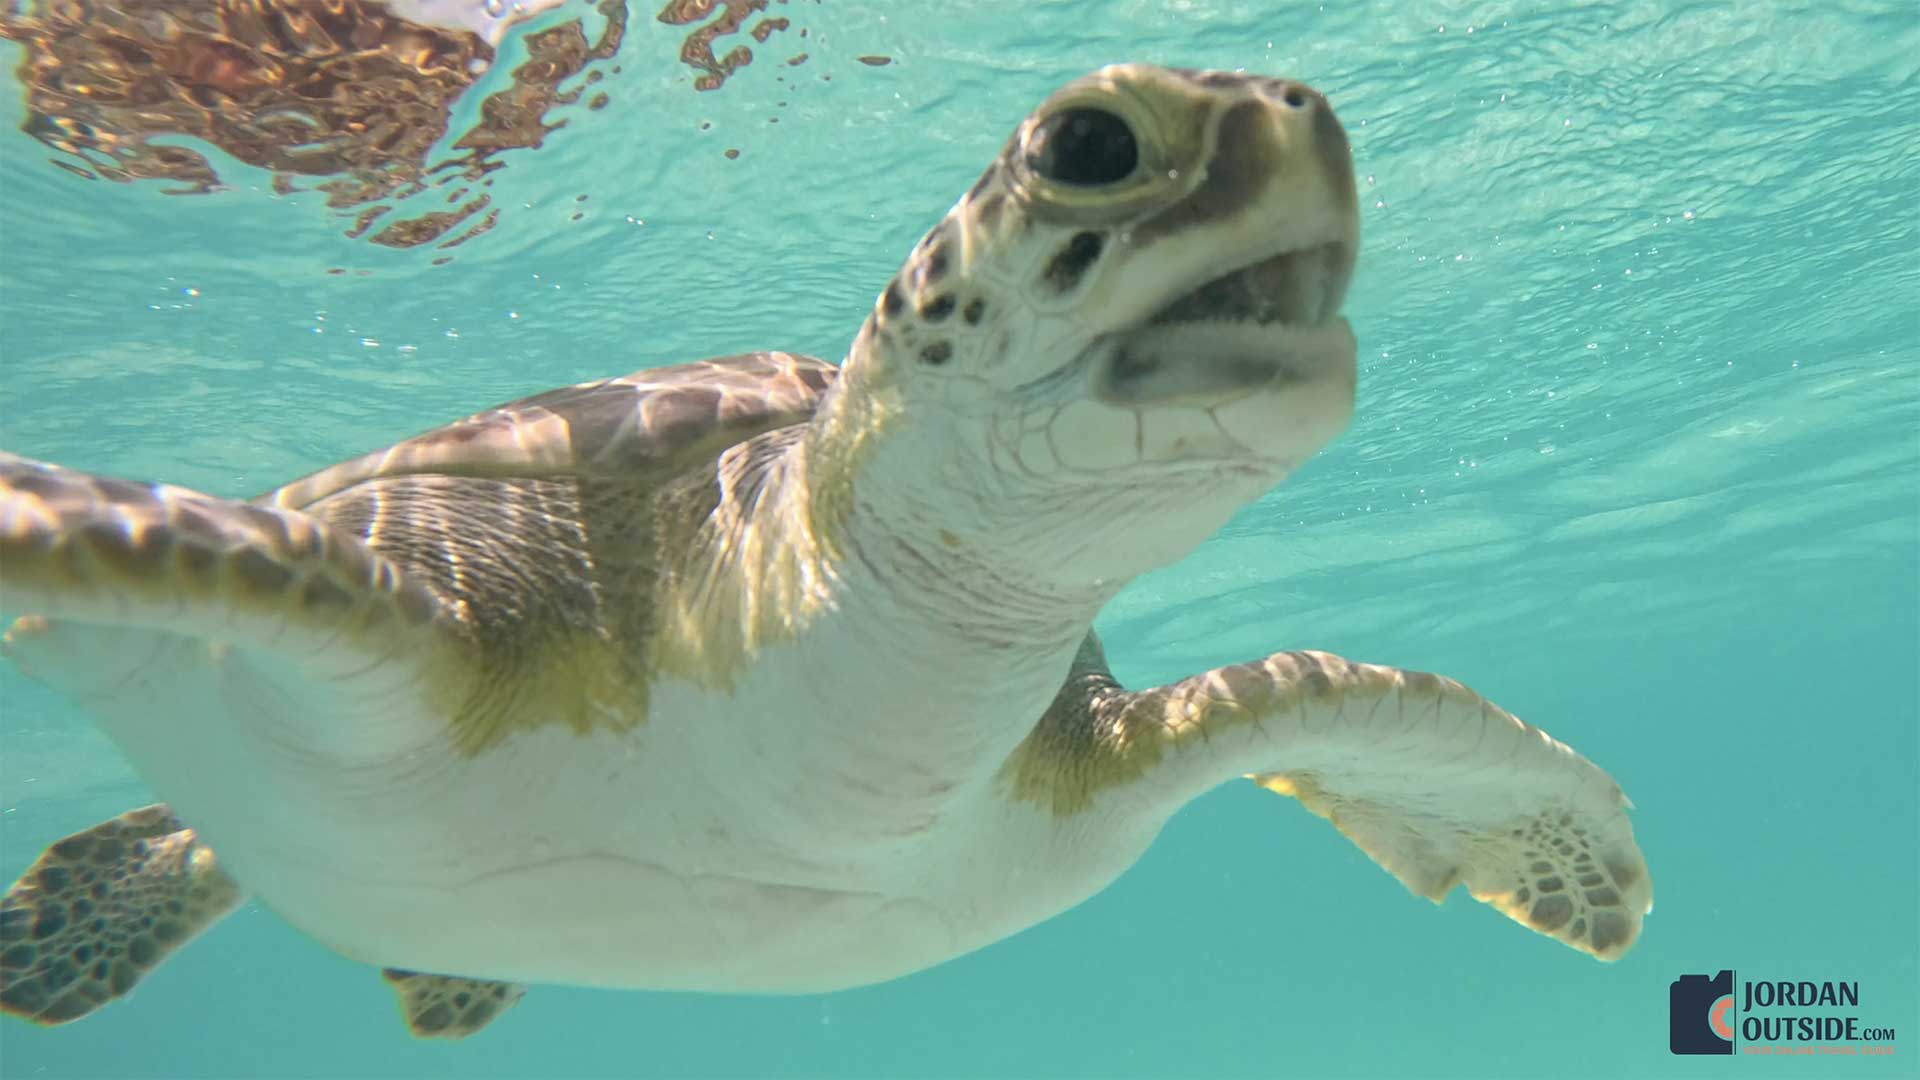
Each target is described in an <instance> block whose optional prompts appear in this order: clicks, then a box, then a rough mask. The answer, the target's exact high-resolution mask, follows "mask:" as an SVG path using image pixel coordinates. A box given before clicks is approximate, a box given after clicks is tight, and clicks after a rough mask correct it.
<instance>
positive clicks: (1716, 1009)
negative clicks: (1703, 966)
mask: <svg viewBox="0 0 1920 1080" xmlns="http://www.w3.org/2000/svg"><path fill="white" fill-rule="evenodd" d="M1733 1010H1734V1004H1733V972H1732V971H1731V970H1728V971H1723V972H1721V973H1720V974H1718V975H1715V976H1713V977H1712V978H1708V977H1707V976H1705V975H1682V976H1680V977H1679V978H1677V979H1675V980H1673V982H1672V984H1670V985H1669V986H1668V988H1667V1028H1668V1042H1667V1048H1668V1049H1670V1050H1672V1051H1673V1052H1674V1053H1676V1054H1731V1053H1733V1020H1734V1016H1733Z"/></svg>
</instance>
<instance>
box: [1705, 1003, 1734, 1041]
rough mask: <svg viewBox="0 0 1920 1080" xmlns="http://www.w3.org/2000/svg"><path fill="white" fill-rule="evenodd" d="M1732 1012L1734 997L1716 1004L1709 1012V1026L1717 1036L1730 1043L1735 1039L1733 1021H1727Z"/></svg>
mask: <svg viewBox="0 0 1920 1080" xmlns="http://www.w3.org/2000/svg"><path fill="white" fill-rule="evenodd" d="M1732 1011H1733V997H1732V995H1728V996H1727V997H1723V998H1721V999H1720V1000H1719V1001H1716V1002H1714V1003H1713V1007H1712V1008H1710V1009H1708V1010H1707V1026H1708V1027H1710V1028H1712V1029H1713V1033H1714V1034H1715V1035H1718V1036H1720V1037H1721V1038H1723V1039H1726V1040H1728V1041H1729V1042H1731V1041H1732V1039H1733V1021H1731V1020H1729V1019H1727V1014H1728V1013H1730V1012H1732Z"/></svg>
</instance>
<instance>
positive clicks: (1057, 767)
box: [1006, 636, 1653, 960]
mask: <svg viewBox="0 0 1920 1080" xmlns="http://www.w3.org/2000/svg"><path fill="white" fill-rule="evenodd" d="M1006 775H1007V776H1008V778H1009V779H1010V781H1011V783H1012V785H1013V790H1014V792H1015V794H1016V795H1017V796H1019V797H1022V798H1025V799H1028V800H1032V801H1035V802H1039V803H1041V804H1043V805H1044V806H1046V807H1048V808H1049V809H1051V811H1052V812H1053V813H1054V814H1055V815H1057V816H1061V817H1067V816H1071V815H1075V814H1080V813H1084V812H1087V811H1089V810H1091V809H1093V808H1095V807H1096V806H1101V807H1104V806H1110V805H1112V804H1113V803H1114V802H1123V803H1126V804H1127V806H1126V807H1125V808H1123V809H1122V810H1121V812H1122V813H1126V812H1129V811H1130V812H1135V813H1145V814H1148V815H1157V816H1160V817H1164V816H1166V815H1168V814H1170V813H1171V812H1172V811H1173V810H1174V809H1177V808H1178V807H1179V806H1180V805H1183V804H1184V803H1186V802H1187V801H1188V800H1189V799H1192V798H1194V797H1196V796H1198V795H1199V794H1201V793H1202V792H1204V791H1206V790H1208V789H1209V788H1212V787H1214V786H1216V785H1218V784H1220V783H1222V782H1224V781H1226V780H1228V779H1231V778H1233V777H1235V776H1246V777H1248V778H1249V779H1251V780H1253V781H1254V782H1255V783H1257V784H1259V785H1260V786H1262V787H1264V788H1266V789H1267V790H1269V791H1274V792H1278V793H1280V794H1282V795H1291V796H1293V797H1294V798H1296V799H1298V800H1300V802H1301V804H1302V805H1304V806H1305V807H1306V808H1307V809H1309V810H1311V811H1313V812H1314V813H1316V814H1318V815H1320V816H1321V817H1324V818H1327V819H1328V820H1329V821H1331V822H1333V824H1334V826H1335V827H1336V828H1338V829H1339V830H1340V831H1341V832H1342V833H1344V834H1346V836H1347V838H1348V839H1350V840H1352V841H1353V842H1354V843H1355V844H1357V845H1359V847H1360V849H1361V850H1363V851H1365V852H1366V853H1367V854H1368V855H1369V856H1371V857H1372V858H1373V860H1374V861H1375V862H1377V863H1379V864H1380V865H1381V866H1382V867H1385V868H1386V870H1387V871H1388V872H1389V873H1391V874H1393V876H1395V877H1397V878H1399V879H1400V881H1401V882H1402V883H1403V884H1405V885H1406V886H1407V888H1408V889H1410V890H1412V891H1413V892H1414V893H1416V894H1418V895H1420V896H1424V897H1426V898H1428V899H1430V900H1433V901H1435V902H1436V903H1437V902H1439V901H1440V900H1442V899H1443V898H1445V896H1446V895H1447V893H1449V892H1451V891H1452V890H1453V887H1454V886H1455V885H1459V884H1465V885H1466V887H1467V891H1468V892H1470V893H1472V894H1473V896H1474V898H1475V899H1478V900H1482V901H1485V902H1486V903H1489V904H1491V905H1493V906H1494V907H1496V908H1498V909H1499V910H1500V911H1502V912H1504V913H1506V914H1507V915H1508V916H1510V917H1512V918H1513V919H1514V920H1516V921H1517V922H1519V923H1521V924H1522V925H1525V926H1528V927H1531V928H1532V929H1534V930H1537V931H1539V932H1540V933H1542V934H1546V935H1549V936H1551V937H1554V938H1556V939H1558V940H1560V941H1562V942H1564V943H1566V944H1567V945H1570V946H1572V947H1573V948H1576V949H1579V950H1581V951H1582V952H1586V953H1590V954H1592V955H1593V956H1596V957H1598V958H1600V959H1602V960H1615V959H1618V958H1619V957H1620V956H1621V955H1623V954H1624V953H1625V952H1626V951H1627V949H1629V948H1630V947H1632V945H1633V942H1634V939H1635V938H1636V937H1638V936H1639V933H1640V921H1641V918H1642V917H1643V916H1645V915H1646V913H1647V912H1648V911H1649V910H1651V909H1652V906H1653V888H1652V882H1651V881H1650V880H1649V878H1648V875H1647V866H1646V862H1645V860H1644V859H1642V858H1641V855H1640V849H1639V847H1638V846H1637V845H1635V843H1634V840H1633V826H1632V825H1631V823H1630V822H1629V821H1628V820H1627V809H1628V808H1629V806H1630V805H1631V804H1630V803H1629V802H1628V800H1627V798H1626V796H1625V795H1624V794H1622V793H1621V791H1620V788H1619V785H1617V784H1615V783H1614V782H1613V779H1612V778H1611V777H1609V776H1608V775H1607V774H1606V773H1605V772H1603V771H1601V770H1600V769H1599V768H1598V767H1597V766H1595V765H1594V764H1593V763H1592V762H1590V761H1588V760H1587V759H1586V758H1584V757H1581V756H1580V755H1579V754H1578V753H1576V752H1574V751H1573V750H1572V749H1571V748H1569V747H1568V746H1566V745H1565V744H1564V743H1561V742H1558V741H1556V740H1554V739H1553V738H1551V737H1550V736H1548V735H1547V734H1546V733H1545V732H1543V731H1541V730H1540V729H1539V728H1536V727H1533V726H1532V725H1529V724H1526V723H1523V722H1522V721H1520V720H1519V719H1517V718H1515V717H1514V716H1513V715H1512V714H1511V713H1508V712H1507V711H1505V710H1504V709H1501V708H1500V707H1499V706H1497V705H1494V704H1493V703H1492V702H1490V701H1487V700H1486V699H1485V698H1482V697H1481V696H1480V695H1478V694H1476V693H1474V692H1473V691H1471V690H1469V689H1467V688H1466V687H1464V686H1462V685H1460V684H1459V683H1457V682H1454V681H1453V680H1451V679H1446V678H1442V677H1439V676H1436V675H1428V674H1425V673H1423V672H1416V671H1403V670H1401V669H1399V668H1390V667H1379V666H1376V665H1372V664H1356V663H1352V662H1350V661H1347V660H1343V659H1341V658H1340V657H1337V656H1332V655H1329V654H1327V653H1320V652H1284V653H1276V654H1274V655H1272V656H1269V657H1267V658H1266V659H1264V660H1258V661H1255V662H1253V663H1248V664H1236V665H1234V666H1231V667H1224V668H1217V669H1215V670H1213V671H1209V672H1206V673H1204V674H1201V675H1196V676H1194V677H1192V678H1189V679H1184V680H1182V681H1180V682H1177V683H1173V684H1171V685H1168V686H1162V687H1158V688H1155V689H1151V690H1146V691H1140V692H1133V691H1128V690H1124V689H1121V687H1120V685H1119V684H1118V683H1117V682H1115V681H1114V679H1113V677H1112V676H1111V675H1110V674H1109V673H1108V670H1107V666H1106V662H1105V658H1104V656H1103V655H1102V654H1101V650H1100V644H1099V642H1098V641H1097V640H1096V639H1095V638H1093V637H1091V636H1089V637H1088V639H1087V643H1086V645H1085V646H1083V647H1082V649H1081V653H1080V656H1079V657H1078V659H1077V660H1076V662H1075V665H1074V671H1073V674H1072V676H1071V677H1070V678H1069V679H1068V681H1067V685H1066V687H1065V688H1064V689H1063V690H1062V691H1061V695H1060V697H1059V699H1058V700H1056V701H1055V703H1054V705H1053V707H1052V708H1051V709H1050V710H1049V711H1048V713H1047V715H1046V718H1045V719H1044V720H1042V721H1041V723H1040V725H1039V726H1038V727H1037V728H1035V730H1034V733H1033V735H1032V736H1031V737H1030V738H1029V739H1028V740H1027V742H1026V743H1024V744H1022V746H1021V748H1020V750H1019V751H1017V752H1016V753H1015V755H1014V757H1013V759H1012V760H1011V761H1010V762H1009V764H1008V769H1007V773H1006Z"/></svg>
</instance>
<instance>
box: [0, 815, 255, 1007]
mask: <svg viewBox="0 0 1920 1080" xmlns="http://www.w3.org/2000/svg"><path fill="white" fill-rule="evenodd" d="M243 898H244V897H243V894H242V892H241V890H240V887H239V886H238V885H236V884H234V882H233V880H232V879H231V878H229V877H227V875H226V874H225V873H224V872H223V871H221V870H220V868H219V867H218V866H217V865H216V864H215V862H214V857H213V851H212V850H211V849H209V848H208V847H207V846H206V845H205V844H203V843H201V842H200V841H199V839H198V838H197V837H196V836H195V834H194V832H193V830H192V829H189V828H187V827H185V826H184V825H182V824H181V823H180V821H179V819H178V818H175V817H174V816H173V814H172V813H171V812H170V811H169V810H168V809H167V807H165V806H164V805H156V806H148V807H143V808H141V809H139V810H132V811H129V812H127V813H125V814H121V815H120V816H119V817H116V818H112V819H109V820H107V821H104V822H102V823H100V824H99V825H95V826H94V827H92V828H90V829H87V830H84V831H82V832H78V833H75V834H73V835H72V836H69V837H67V838H66V839H64V840H60V841H58V842H56V843H55V844H53V845H52V846H51V847H49V848H48V849H47V850H46V851H45V852H44V853H43V854H42V855H41V856H40V858H39V860H38V861H37V862H35V863H34V864H33V865H32V866H31V867H28V868H27V872H26V873H24V874H21V875H20V878H19V880H17V881H15V882H14V883H13V885H12V887H10V888H9V889H8V890H7V893H6V896H5V897H4V898H0V1011H3V1012H6V1013H9V1014H11V1015H14V1016H18V1017H21V1018H23V1019H27V1020H32V1021H35V1022H37V1023H42V1024H64V1023H67V1022H68V1021H71V1020H77V1019H79V1018H80V1017H82V1016H85V1015H87V1014H88V1013H90V1012H92V1011H94V1010H95V1009H97V1008H99V1007H100V1006H102V1005H104V1004H106V1003H107V1002H109V1001H112V1000H113V999H114V998H117V997H120V996H122V995H124V994H126V993H127V992H128V991H130V990H132V989H133V987H134V985H135V984H137V983H138V982H139V981H140V980H141V979H142V978H143V977H145V975H146V974H147V973H148V972H150V971H152V970H153V969H154V968H155V967H156V966H158V965H159V964H160V962H161V961H163V960H165V959H166V958H167V956H168V955H169V954H171V953H172V952H173V951H174V950H175V949H177V948H179V947H180V946H181V945H183V944H185V943H186V942H187V941H189V940H190V939H192V938H193V936H194V935H196V934H198V933H200V931H202V930H204V929H206V928H207V927H208V926H211V925H212V924H213V923H214V922H216V921H218V920H219V919H220V918H221V916H223V915H225V914H227V913H228V912H229V911H232V910H233V909H234V908H235V907H237V906H239V904H240V901H241V900H242V899H243Z"/></svg>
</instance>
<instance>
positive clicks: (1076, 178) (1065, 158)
mask: <svg viewBox="0 0 1920 1080" xmlns="http://www.w3.org/2000/svg"><path fill="white" fill-rule="evenodd" d="M1139 164H1140V147H1139V145H1138V144H1137V143H1135V142H1134V138H1133V129H1132V128H1129V127H1128V126H1127V122H1126V121H1125V120H1122V119H1120V118H1119V117H1118V116H1115V115H1113V114H1112V113H1110V112H1108V111H1106V110H1105V109H1093V108H1085V107H1082V108H1077V109H1062V110H1061V111H1059V112H1057V113H1054V114H1053V115H1052V116H1049V117H1047V118H1046V119H1045V120H1042V121H1040V126H1038V127H1036V128H1034V129H1033V134H1032V135H1030V136H1028V138H1027V167H1028V168H1030V169H1032V170H1033V171H1034V172H1036V173H1038V174H1039V175H1041V176H1044V177H1046V178H1047V179H1048V180H1052V181H1055V182H1056V183H1061V184H1073V185H1076V186H1079V187H1096V186H1098V185H1101V184H1113V183H1118V182H1119V181H1122V180H1125V179H1126V178H1127V177H1129V176H1132V175H1133V170H1134V169H1135V168H1137V167H1138V166H1139Z"/></svg>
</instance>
